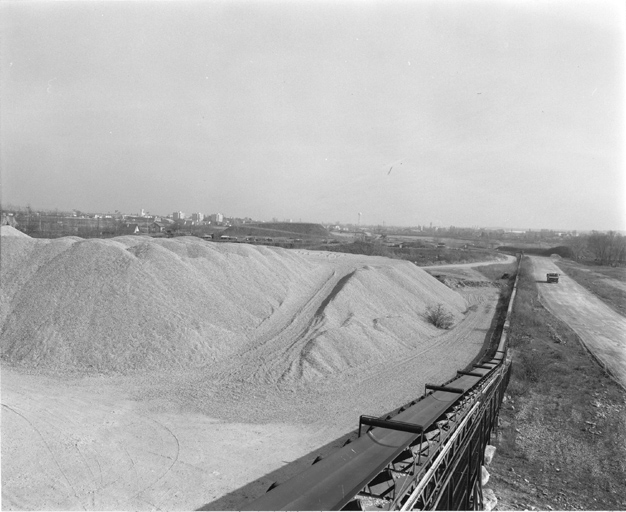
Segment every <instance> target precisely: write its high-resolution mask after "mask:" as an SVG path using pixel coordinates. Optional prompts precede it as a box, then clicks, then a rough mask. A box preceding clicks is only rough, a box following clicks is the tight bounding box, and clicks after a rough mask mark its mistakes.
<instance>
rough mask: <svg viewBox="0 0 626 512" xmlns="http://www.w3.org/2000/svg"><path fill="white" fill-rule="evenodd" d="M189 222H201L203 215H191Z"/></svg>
mask: <svg viewBox="0 0 626 512" xmlns="http://www.w3.org/2000/svg"><path fill="white" fill-rule="evenodd" d="M191 220H192V221H194V222H202V221H203V220H204V215H202V214H201V213H192V214H191Z"/></svg>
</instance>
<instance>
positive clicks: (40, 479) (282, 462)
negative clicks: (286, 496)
mask: <svg viewBox="0 0 626 512" xmlns="http://www.w3.org/2000/svg"><path fill="white" fill-rule="evenodd" d="M351 261H352V262H353V263H352V264H354V261H356V260H355V259H354V258H352V259H351ZM371 262H372V259H371V258H369V259H368V258H366V257H364V259H363V262H362V264H363V265H364V266H365V265H369V264H371ZM467 272H469V270H467V269H463V271H462V272H461V273H460V275H459V276H457V277H459V278H460V277H462V276H463V275H466V274H467ZM481 279H482V280H485V281H486V278H484V277H481V276H480V275H479V274H478V273H475V275H474V274H472V280H474V281H475V280H481ZM458 293H459V294H460V295H461V296H462V297H463V298H464V300H465V301H466V303H467V307H468V309H467V311H466V312H465V314H464V315H463V318H462V319H461V320H460V321H459V322H458V323H457V324H456V326H455V327H454V328H453V329H451V330H450V331H441V333H440V334H438V335H437V336H435V337H433V338H431V339H429V341H428V342H427V343H425V344H422V345H419V348H416V349H415V350H413V351H412V352H411V353H410V355H409V356H407V355H406V353H405V354H398V355H396V354H390V355H389V357H381V358H380V359H379V360H376V361H373V362H370V363H368V364H367V365H361V366H359V367H358V368H356V369H348V370H347V371H343V372H340V373H337V374H329V375H326V376H322V377H319V378H317V379H314V378H313V379H308V380H306V381H305V380H302V381H298V380H297V379H295V380H288V381H284V382H280V381H277V380H275V379H268V380H267V381H266V382H264V381H263V380H261V379H249V378H247V377H246V375H249V372H248V373H245V372H240V370H239V368H240V365H241V364H242V363H240V362H239V361H237V360H231V361H225V362H223V363H220V364H218V365H214V366H212V367H211V368H210V369H206V368H205V369H200V370H189V371H184V372H181V371H145V372H141V373H133V374H130V375H119V374H106V373H102V374H92V375H85V374H81V373H72V372H67V371H65V372H55V371H53V370H34V369H30V370H28V369H24V368H18V367H15V366H9V365H6V364H3V366H2V387H1V393H2V508H3V509H4V510H17V509H22V510H24V509H31V510H131V509H132V510H190V509H198V508H203V509H207V510H210V509H214V510H233V509H237V508H239V506H240V505H241V504H242V503H245V502H247V501H249V500H251V499H254V498H255V497H257V496H259V495H260V494H262V493H264V492H265V490H266V489H267V487H268V486H269V485H270V484H271V483H272V482H273V481H275V480H278V481H284V480H286V479H287V478H288V477H289V476H291V475H293V474H295V473H297V472H299V471H300V470H301V469H303V468H304V467H306V466H308V465H309V464H311V462H312V461H313V459H314V457H315V456H316V455H318V454H323V453H324V452H325V451H328V450H331V449H333V448H334V447H335V446H339V445H340V444H342V442H343V439H344V438H345V437H346V436H348V435H350V434H351V433H352V432H353V431H354V430H355V429H356V427H357V425H358V418H359V415H361V414H372V415H380V414H383V413H385V412H388V411H391V410H392V409H394V408H396V407H399V406H400V405H403V404H405V403H407V402H409V401H411V400H413V399H414V398H416V397H418V396H420V395H421V394H422V393H423V390H424V384H425V383H428V382H431V383H432V382H435V383H440V382H444V381H445V380H447V379H449V378H450V377H452V376H453V375H454V373H455V372H456V370H459V369H462V368H464V367H466V366H467V365H469V364H470V363H471V362H472V361H473V360H474V359H475V358H476V356H477V355H478V354H479V352H480V350H481V348H482V347H483V345H484V343H485V341H486V339H487V338H488V337H489V334H490V329H491V324H492V320H493V317H494V312H495V307H496V304H497V300H498V295H499V288H498V287H497V286H495V285H493V286H490V285H489V284H488V283H486V285H485V286H474V287H468V288H459V289H458ZM305 302H306V301H305ZM305 305H306V304H305ZM298 311H300V313H299V315H300V316H299V317H298V318H297V319H296V323H299V324H301V325H304V324H306V323H307V322H310V320H311V319H310V318H307V316H308V317H312V316H313V315H314V314H315V307H313V306H310V307H301V308H300V309H298ZM288 328H289V325H287V326H286V329H288ZM287 334H288V331H287ZM270 348H271V349H272V350H275V349H276V347H273V348H272V347H269V346H268V349H270ZM263 357H264V356H262V354H261V355H260V354H259V353H254V354H251V355H250V358H251V359H250V360H248V361H247V362H246V363H245V364H248V365H254V364H256V365H257V366H259V365H260V364H261V361H262V360H263ZM268 357H269V356H268Z"/></svg>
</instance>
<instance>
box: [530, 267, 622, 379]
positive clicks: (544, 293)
mask: <svg viewBox="0 0 626 512" xmlns="http://www.w3.org/2000/svg"><path fill="white" fill-rule="evenodd" d="M530 259H531V261H532V264H533V274H534V276H535V280H536V281H537V288H538V289H539V294H540V295H541V299H542V302H543V303H544V304H545V306H546V307H547V308H548V309H549V310H550V312H551V313H552V314H553V315H555V316H557V317H558V318H560V319H561V320H563V321H564V322H565V323H567V324H568V325H569V326H570V327H571V328H572V329H574V331H576V333H577V334H578V335H579V336H580V337H581V339H582V341H583V343H584V344H585V346H586V347H587V348H588V349H589V351H590V352H592V353H593V355H594V356H595V357H596V358H597V359H598V360H599V361H600V363H601V364H602V365H603V366H604V368H605V369H606V370H607V371H608V372H609V373H610V374H611V375H612V376H613V378H614V379H615V380H616V381H617V382H618V383H619V384H620V385H621V386H622V387H623V388H624V389H626V318H625V317H623V316H622V315H619V314H618V313H616V312H615V311H613V310H612V309H611V308H609V307H608V306H607V305H606V304H605V303H604V302H602V301H601V300H600V299H599V298H597V297H596V296H595V295H593V294H592V293H591V292H590V291H589V290H587V289H586V288H584V287H582V286H581V285H579V284H578V283H577V282H576V281H574V280H573V279H571V278H570V277H568V276H567V275H566V274H564V273H563V271H562V270H561V269H560V268H559V267H557V266H556V265H555V264H554V262H553V261H552V260H551V259H550V258H543V257H539V256H530ZM548 272H558V273H559V274H560V275H561V277H560V279H559V283H558V284H554V283H552V284H548V283H547V282H546V273H548Z"/></svg>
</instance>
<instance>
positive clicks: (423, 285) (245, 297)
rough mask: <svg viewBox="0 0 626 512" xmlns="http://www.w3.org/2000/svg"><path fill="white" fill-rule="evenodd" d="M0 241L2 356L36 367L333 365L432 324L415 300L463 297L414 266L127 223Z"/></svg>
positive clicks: (461, 305)
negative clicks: (162, 235) (132, 230)
mask: <svg viewBox="0 0 626 512" xmlns="http://www.w3.org/2000/svg"><path fill="white" fill-rule="evenodd" d="M3 234H4V232H3ZM0 251H1V257H2V266H1V275H0V278H1V280H2V289H1V291H0V339H1V342H0V343H1V349H2V358H3V360H5V361H8V362H9V363H12V364H16V365H25V366H30V367H38V368H57V369H58V368H72V369H79V370H80V369H85V370H88V369H92V370H96V371H107V372H108V371H114V372H129V371H134V370H157V369H160V370H176V369H181V370H183V369H188V368H191V367H206V366H212V365H218V364H219V362H220V361H222V360H225V359H230V360H233V358H235V357H239V355H242V356H243V355H245V354H256V355H255V356H254V358H252V359H251V360H250V361H249V365H250V367H251V371H255V372H259V371H261V370H259V360H260V359H259V357H257V356H258V355H259V354H261V356H262V357H261V359H263V360H265V359H267V361H268V366H267V371H268V372H271V371H278V368H279V367H280V368H282V370H281V371H290V372H292V373H293V369H294V368H300V370H299V371H297V374H298V376H299V377H302V378H305V377H306V375H308V373H307V372H304V373H303V372H302V371H301V369H302V367H303V366H304V367H309V368H312V369H317V370H316V371H314V372H313V374H318V373H319V372H320V371H321V372H323V373H329V372H330V373H333V372H340V371H342V369H343V368H346V367H353V366H358V365H359V364H362V363H364V362H367V361H371V360H372V359H373V358H380V357H386V355H389V354H394V353H398V352H399V351H402V350H411V349H412V348H414V346H415V343H417V341H416V340H419V339H420V338H429V337H430V338H432V337H433V336H436V335H437V332H436V331H437V330H436V329H435V328H434V327H433V326H431V325H430V324H428V323H427V321H426V320H425V319H424V317H423V314H422V313H423V311H424V310H425V308H426V306H428V305H431V304H436V303H443V304H444V306H445V307H446V308H447V309H448V310H449V311H450V312H452V313H453V315H455V317H456V318H457V319H458V318H461V317H462V313H463V311H464V310H465V308H466V304H465V301H464V300H463V299H462V298H461V297H460V296H459V295H458V294H456V293H455V292H453V291H452V290H450V289H448V288H447V287H446V286H444V285H443V284H441V283H439V282H438V281H437V280H436V279H434V278H433V277H431V276H430V275H428V274H427V273H426V272H424V271H423V270H421V269H419V268H418V267H416V266H415V265H412V264H410V263H408V262H394V261H392V260H388V261H389V264H388V265H385V264H379V263H380V259H375V258H370V260H371V261H377V262H378V263H377V264H376V265H368V264H366V263H364V262H367V261H370V260H368V258H367V257H362V256H359V257H352V256H349V255H345V257H341V258H338V257H337V258H335V259H333V258H331V257H330V256H329V254H328V253H320V254H315V253H314V252H311V253H307V252H303V251H300V252H298V251H289V250H284V249H280V248H274V247H264V246H253V245H246V244H229V243H212V242H205V241H202V240H199V239H197V238H193V237H182V238H176V239H150V238H143V237H133V236H126V237H118V238H113V239H106V240H101V239H88V240H83V239H81V238H77V237H65V238H60V239H55V240H43V239H32V238H29V237H28V238H26V237H17V236H7V237H4V238H3V240H2V244H1V248H0ZM342 276H343V277H342ZM333 279H334V281H333ZM296 342H297V343H296ZM296 347H298V348H297V349H296ZM263 351H265V352H263ZM277 354H278V355H277ZM272 358H274V360H275V362H276V365H274V366H272V365H271V364H270V362H271V360H272ZM241 360H242V363H243V362H244V361H245V360H246V358H245V357H243V358H242V359H241ZM285 368H291V370H285ZM309 373H311V372H309ZM303 376H304V377H303Z"/></svg>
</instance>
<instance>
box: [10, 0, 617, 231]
mask: <svg viewBox="0 0 626 512" xmlns="http://www.w3.org/2000/svg"><path fill="white" fill-rule="evenodd" d="M625 17H626V13H625V9H624V6H623V2H622V1H620V0H614V1H613V0H591V1H576V0H567V1H549V0H541V1H502V0H498V1H473V0H465V1H445V0H436V1H403V2H397V1H396V2H394V1H350V2H347V1H344V2H335V1H332V2H322V1H316V0H309V1H306V2H305V1H297V0H296V1H260V0H257V1H227V2H212V1H207V2H183V1H172V2H98V1H84V2H69V1H63V2H57V1H35V2H32V1H7V0H3V1H2V2H0V29H1V36H2V44H1V62H0V67H1V86H0V87H1V89H0V93H1V103H0V109H1V110H0V123H1V124H0V130H1V131H0V144H1V146H0V159H1V160H0V164H1V178H2V183H1V184H2V191H1V199H2V204H3V205H4V204H7V203H10V204H14V205H21V206H26V205H28V204H30V205H31V206H32V207H34V208H59V209H65V210H68V209H72V208H76V209H80V210H84V211H90V212H98V211H99V212H113V211H114V210H120V211H123V212H126V213H132V212H138V211H139V210H140V209H141V208H145V209H146V210H148V211H149V212H151V213H155V214H163V215H164V214H168V213H171V212H173V211H176V210H182V211H184V212H185V213H192V212H197V211H199V212H202V213H205V214H209V213H215V212H221V213H223V214H224V215H227V216H239V217H244V216H248V217H252V218H254V219H257V220H271V219H272V218H273V217H276V218H278V219H279V220H284V219H293V220H294V221H299V220H302V221H303V222H304V221H309V222H334V221H341V222H352V223H356V222H357V221H358V214H359V212H361V223H362V224H364V225H367V224H383V223H385V224H386V225H404V226H409V225H418V224H429V223H431V222H432V223H433V225H439V226H450V225H455V226H468V227H469V226H504V227H510V228H542V227H543V228H554V229H580V230H587V229H600V230H608V229H620V230H624V229H626V174H625V172H624V171H625V150H624V147H625V144H624V136H625V129H624V118H625V101H624V95H625V85H626V84H625V80H624V68H625V63H624V58H625V44H624V42H625V33H626V30H625Z"/></svg>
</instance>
